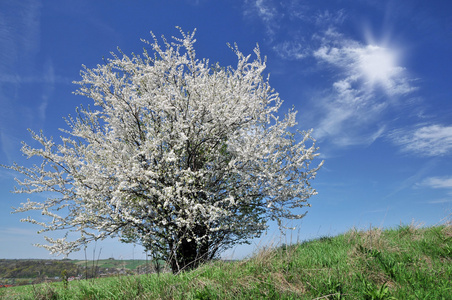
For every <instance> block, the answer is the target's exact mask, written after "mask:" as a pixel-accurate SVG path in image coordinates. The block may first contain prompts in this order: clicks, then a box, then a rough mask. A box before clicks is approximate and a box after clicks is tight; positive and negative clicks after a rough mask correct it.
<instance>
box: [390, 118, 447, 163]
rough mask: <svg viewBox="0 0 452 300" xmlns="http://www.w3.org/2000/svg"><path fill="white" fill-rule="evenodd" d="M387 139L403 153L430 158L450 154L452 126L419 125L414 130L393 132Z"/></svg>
mask: <svg viewBox="0 0 452 300" xmlns="http://www.w3.org/2000/svg"><path fill="white" fill-rule="evenodd" d="M388 137H389V138H390V140H392V142H393V143H394V144H395V145H397V146H400V147H401V150H402V151H403V152H408V153H414V154H417V155H420V156H430V157H432V156H444V155H450V154H452V126H444V125H439V124H432V125H421V126H419V127H417V128H415V129H398V130H394V131H392V132H391V133H390V134H389V135H388Z"/></svg>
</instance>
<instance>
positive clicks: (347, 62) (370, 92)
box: [245, 0, 416, 147]
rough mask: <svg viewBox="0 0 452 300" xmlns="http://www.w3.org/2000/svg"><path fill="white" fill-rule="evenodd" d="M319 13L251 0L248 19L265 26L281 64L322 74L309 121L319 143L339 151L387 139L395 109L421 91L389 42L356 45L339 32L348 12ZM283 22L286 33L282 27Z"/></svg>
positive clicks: (304, 7) (290, 4)
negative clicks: (389, 117)
mask: <svg viewBox="0 0 452 300" xmlns="http://www.w3.org/2000/svg"><path fill="white" fill-rule="evenodd" d="M314 7H315V6H312V7H310V6H309V5H306V4H299V1H285V2H284V3H282V2H281V3H279V2H277V1H272V0H253V1H251V0H248V1H246V9H245V15H248V16H249V15H253V16H254V17H258V18H259V19H260V20H261V21H262V23H263V24H265V26H266V29H267V30H266V32H267V36H269V37H270V39H269V40H268V41H267V42H268V43H269V44H270V45H269V46H270V47H271V49H272V50H273V51H274V52H275V54H276V55H278V56H279V57H280V58H281V59H283V60H290V61H300V62H301V63H303V67H306V66H307V67H308V68H311V70H312V71H313V72H317V74H320V73H322V77H323V78H324V85H323V91H322V93H321V96H320V97H319V94H320V93H318V94H317V95H315V97H313V98H315V100H314V99H313V112H310V114H311V116H308V118H310V119H312V120H313V123H312V126H313V127H314V128H315V131H314V136H315V137H316V139H318V140H320V141H321V140H327V141H328V142H329V143H332V144H334V145H336V146H339V147H347V146H351V145H370V144H372V143H373V142H374V141H375V140H377V139H378V138H380V137H381V136H383V135H384V133H385V130H386V128H387V126H386V124H384V123H381V120H383V119H384V116H385V114H386V113H387V112H388V111H390V109H391V107H393V106H392V104H394V103H397V100H398V99H399V98H400V97H405V96H406V95H409V94H410V93H412V92H413V91H414V90H416V87H415V86H413V82H412V80H411V78H410V76H409V74H408V71H407V70H406V69H405V68H404V67H403V66H402V65H401V64H400V59H399V56H401V54H400V53H399V52H398V50H397V48H396V47H394V46H393V45H391V44H390V39H386V40H385V41H384V42H381V43H378V42H377V41H375V40H366V41H358V40H356V39H353V38H351V37H350V36H346V35H345V34H344V33H342V32H341V30H340V29H341V28H342V26H344V24H345V23H346V21H347V20H348V19H349V18H350V15H349V14H348V13H347V11H346V10H344V9H337V10H334V9H328V10H326V9H325V10H321V9H318V8H314ZM281 19H283V20H284V22H283V23H284V24H285V25H284V26H285V27H279V26H278V25H277V24H278V22H277V20H281ZM295 22H296V23H295ZM287 24H290V25H287ZM300 24H301V25H300ZM303 24H304V25H306V26H303ZM291 25H293V26H291ZM299 27H300V28H303V29H300V30H297V29H296V28H299ZM363 30H364V29H363ZM384 36H390V34H389V33H384ZM273 37H274V38H273ZM307 64H310V65H307Z"/></svg>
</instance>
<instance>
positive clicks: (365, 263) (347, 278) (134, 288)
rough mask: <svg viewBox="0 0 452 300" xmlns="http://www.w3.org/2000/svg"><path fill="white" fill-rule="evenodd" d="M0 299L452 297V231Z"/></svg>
mask: <svg viewBox="0 0 452 300" xmlns="http://www.w3.org/2000/svg"><path fill="white" fill-rule="evenodd" d="M2 297H3V298H2ZM0 298H2V299H184V300H188V299H452V226H436V227H430V228H418V229H416V228H414V227H413V226H403V227H400V228H397V229H391V230H384V231H382V230H380V229H372V230H368V231H357V230H351V231H349V232H347V233H345V234H342V235H339V236H336V237H324V238H320V239H318V240H313V241H308V242H304V243H302V244H297V245H291V246H284V245H283V246H281V247H278V248H275V249H263V250H262V251H261V252H260V253H258V254H257V255H255V256H254V257H253V258H250V259H247V260H243V261H238V262H234V263H226V262H222V261H217V262H213V263H210V264H207V265H204V266H202V267H200V268H198V269H197V270H194V271H191V272H186V273H183V274H180V275H172V274H170V273H164V274H161V275H160V276H157V275H156V274H153V275H141V276H138V275H137V276H121V277H111V278H103V279H96V280H81V281H72V282H69V283H68V285H67V287H66V288H65V286H64V285H63V283H61V282H59V283H52V284H43V285H36V286H23V287H13V288H3V289H0Z"/></svg>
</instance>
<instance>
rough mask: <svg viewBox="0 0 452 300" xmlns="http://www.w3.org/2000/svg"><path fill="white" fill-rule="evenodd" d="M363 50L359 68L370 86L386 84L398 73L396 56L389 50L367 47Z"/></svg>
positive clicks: (372, 46)
mask: <svg viewBox="0 0 452 300" xmlns="http://www.w3.org/2000/svg"><path fill="white" fill-rule="evenodd" d="M363 50H364V51H363V53H362V55H361V59H360V61H359V66H360V69H361V71H362V72H363V75H364V76H365V77H366V79H367V81H368V82H369V83H370V84H372V85H373V84H375V83H381V84H386V83H388V82H389V81H390V80H391V77H392V76H394V75H395V74H396V73H397V72H398V71H399V67H397V59H396V55H395V53H394V52H393V51H391V50H390V49H388V48H383V47H379V46H374V45H368V46H367V47H366V48H365V49H363Z"/></svg>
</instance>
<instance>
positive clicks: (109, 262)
mask: <svg viewBox="0 0 452 300" xmlns="http://www.w3.org/2000/svg"><path fill="white" fill-rule="evenodd" d="M70 262H72V263H74V264H76V265H79V266H85V265H86V263H88V265H89V266H92V265H93V264H94V265H96V266H98V267H100V268H117V269H121V268H125V269H129V270H135V269H136V268H137V267H138V266H144V265H146V260H136V259H135V260H131V259H129V260H113V259H100V260H94V261H92V260H91V261H88V262H86V261H85V260H71V261H70ZM149 263H150V261H148V264H149Z"/></svg>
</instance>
